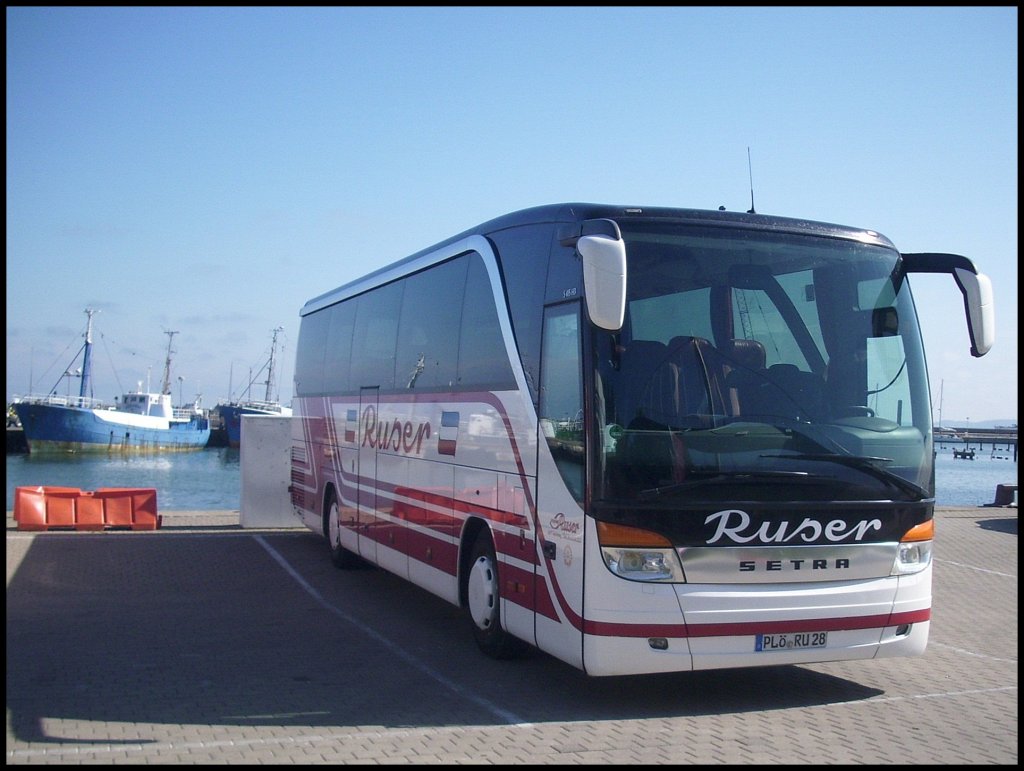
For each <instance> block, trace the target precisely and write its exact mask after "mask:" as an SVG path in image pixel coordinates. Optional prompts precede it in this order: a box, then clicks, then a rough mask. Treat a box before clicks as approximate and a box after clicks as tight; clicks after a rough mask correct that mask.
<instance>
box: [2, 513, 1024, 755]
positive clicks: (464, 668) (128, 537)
mask: <svg viewBox="0 0 1024 771" xmlns="http://www.w3.org/2000/svg"><path fill="white" fill-rule="evenodd" d="M161 513H162V515H163V525H162V527H161V528H160V529H159V530H155V531H144V532H136V533H132V532H124V531H108V532H102V533H86V532H60V531H51V532H46V533H35V534H33V533H28V532H21V531H18V530H17V529H16V526H15V523H14V522H13V520H12V518H11V514H10V512H8V517H7V763H8V764H9V765H10V764H18V765H27V764H104V765H106V764H125V763H131V764H156V763H160V764H207V763H210V764H228V763H252V764H295V763H302V764H324V763H342V764H357V763H358V764H364V763H392V764H394V763H398V764H427V763H431V764H498V763H501V764H525V763H538V764H583V763H588V764H589V763H593V764H625V763H631V764H638V763H643V764H659V765H660V764H677V763H678V764H690V763H707V764H741V763H742V764H752V763H761V764H772V765H776V764H778V765H782V764H801V765H804V764H808V763H817V764H848V763H849V764H893V765H896V764H915V765H916V764H975V765H995V764H1008V765H1009V764H1012V765H1016V764H1017V760H1018V752H1017V746H1018V742H1017V722H1018V716H1017V510H1016V508H988V507H981V508H967V509H941V510H939V511H938V512H937V515H936V519H937V535H936V556H935V573H934V584H933V614H932V625H931V636H930V641H929V646H928V650H927V651H926V652H925V654H924V655H923V656H920V657H916V658H909V659H885V660H878V661H860V662H846V663H836V664H815V665H800V666H783V667H770V668H756V669H741V670H722V671H717V672H697V673H680V674H672V675H651V676H643V677H626V678H588V677H587V676H586V675H584V674H582V673H581V672H578V671H577V670H575V669H573V668H571V667H569V666H567V665H565V664H562V663H561V662H559V661H557V660H555V659H552V658H551V657H549V656H547V655H545V654H542V653H539V652H532V653H530V654H528V655H527V656H526V657H524V658H521V659H518V660H514V661H504V662H499V661H493V660H491V659H488V658H486V657H484V656H483V655H482V654H481V653H480V652H479V651H478V650H477V648H476V646H475V644H474V643H473V640H472V637H471V635H470V632H469V629H468V627H467V623H468V622H467V621H466V620H465V618H464V617H463V616H462V614H461V613H460V612H459V610H458V609H457V608H455V607H454V606H451V605H448V604H447V603H445V602H443V601H442V600H440V599H437V598H436V597H434V596H433V595H431V594H429V593H427V592H425V591H423V590H421V589H418V588H417V587H414V586H412V585H411V584H408V583H405V582H403V581H401V580H399V579H397V578H395V577H394V576H392V575H391V574H389V573H387V572H385V571H382V570H374V569H364V570H354V571H338V570H336V569H335V568H334V567H333V566H332V565H331V563H330V561H329V559H328V556H327V552H326V546H325V545H324V544H323V542H322V541H321V540H320V539H318V538H317V537H316V536H315V535H313V534H312V533H309V532H308V531H305V530H302V529H274V530H269V529H267V530H253V529H242V528H241V527H240V526H239V517H238V512H237V511H235V512H161Z"/></svg>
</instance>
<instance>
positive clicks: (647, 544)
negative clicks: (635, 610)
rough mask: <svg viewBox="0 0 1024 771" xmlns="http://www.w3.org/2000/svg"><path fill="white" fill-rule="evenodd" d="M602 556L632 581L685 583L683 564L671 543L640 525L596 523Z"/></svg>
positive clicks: (616, 571) (622, 576)
mask: <svg viewBox="0 0 1024 771" xmlns="http://www.w3.org/2000/svg"><path fill="white" fill-rule="evenodd" d="M597 538H598V541H599V542H600V544H601V556H602V557H603V558H604V564H605V565H607V567H608V569H609V570H610V571H611V572H612V573H614V574H615V575H617V576H619V577H620V578H625V579H627V580H629V581H666V582H674V583H683V582H685V581H686V576H685V575H683V567H682V565H680V564H679V557H678V555H677V554H676V551H675V549H674V548H672V543H671V542H670V541H669V540H668V539H667V538H665V536H663V535H659V534H658V533H652V532H651V531H649V530H641V529H640V528H638V527H629V526H627V525H614V524H611V523H609V522H598V523H597Z"/></svg>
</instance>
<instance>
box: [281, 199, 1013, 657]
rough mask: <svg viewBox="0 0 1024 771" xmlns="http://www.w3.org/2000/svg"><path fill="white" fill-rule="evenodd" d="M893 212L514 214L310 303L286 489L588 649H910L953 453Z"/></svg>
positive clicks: (335, 537)
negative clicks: (944, 434)
mask: <svg viewBox="0 0 1024 771" xmlns="http://www.w3.org/2000/svg"><path fill="white" fill-rule="evenodd" d="M915 272H927V273H950V274H952V276H953V277H954V279H955V281H956V283H957V285H958V286H959V288H960V290H961V292H962V293H963V297H964V307H965V311H966V315H967V322H968V325H967V326H968V331H969V333H970V341H971V353H972V354H973V355H974V356H981V355H983V354H984V353H985V352H986V351H987V350H988V349H989V347H990V346H991V344H992V338H993V332H992V329H993V326H992V320H993V309H992V289H991V283H990V282H989V280H988V278H987V277H985V276H984V275H979V274H978V273H977V271H976V270H975V268H974V265H973V264H972V263H971V262H970V261H969V260H968V259H966V258H964V257H961V256H958V255H950V254H901V253H900V252H899V251H897V250H896V248H895V247H894V246H893V244H892V243H890V241H889V240H888V239H886V238H885V237H884V236H882V235H879V234H878V233H876V232H873V231H870V230H860V229H854V228H849V227H841V226H837V225H831V224H825V223H819V222H809V221H803V220H797V219H786V218H780V217H772V216H763V215H757V214H751V213H747V214H743V213H735V212H724V211H698V210H689V209H667V208H629V207H618V206H608V205H595V204H560V205H551V206H541V207H537V208H532V209H527V210H524V211H519V212H515V213H512V214H508V215H505V216H502V217H499V218H497V219H494V220H492V221H490V222H487V223H485V224H482V225H480V226H479V227H476V228H473V229H471V230H468V231H466V232H464V233H461V234H459V235H457V236H454V237H452V238H450V239H448V240H446V241H444V242H442V243H440V244H437V245H436V246H433V247H431V248H429V249H426V250H424V251H421V252H418V253H416V254H414V255H412V256H410V257H407V258H405V259H403V260H401V261H399V262H395V263H394V264H392V265H390V266H388V267H385V268H383V269H381V270H378V271H376V272H374V273H371V274H369V275H368V276H366V277H364V278H362V279H359V280H358V281H354V282H352V283H349V284H346V285H345V286H342V287H340V288H338V289H335V290H334V291H331V292H328V293H326V294H323V295H321V296H319V297H316V298H314V299H312V300H310V301H309V302H308V303H306V305H305V306H304V307H303V308H302V310H301V327H300V332H299V340H298V346H297V351H296V365H295V382H294V396H293V406H294V407H295V416H296V419H294V420H293V421H292V426H293V428H292V464H291V486H290V494H291V500H292V503H293V506H294V508H295V511H296V513H297V515H298V516H299V517H300V518H301V519H302V520H303V521H304V522H305V524H306V525H307V526H308V527H309V528H311V529H312V530H314V531H315V532H317V533H322V534H323V536H324V538H325V540H326V541H327V544H328V545H329V547H330V553H331V555H332V557H333V560H334V562H335V564H337V565H338V566H339V567H346V566H351V565H353V564H355V563H357V562H361V561H365V562H369V563H371V564H374V565H377V566H379V567H381V568H384V569H386V570H389V571H391V572H393V573H395V574H396V575H398V576H401V577H403V578H405V579H407V580H409V581H411V582H413V583H414V584H417V585H419V586H421V587H423V588H425V589H427V590H429V591H430V592H432V593H434V594H437V595H438V596H440V597H442V598H444V599H445V600H448V601H450V602H452V603H454V604H456V605H459V606H461V607H462V608H464V609H465V611H466V614H467V616H468V618H469V619H470V621H471V624H470V625H471V628H472V630H473V632H474V635H475V637H476V640H477V642H478V644H479V646H480V648H481V649H482V650H483V651H484V652H486V653H487V654H489V655H492V656H495V657H502V658H504V657H508V656H511V655H514V654H515V653H516V652H517V650H520V649H521V648H522V647H523V646H524V644H529V645H532V646H536V647H537V648H539V649H541V650H543V651H546V652H547V653H549V654H551V655H553V656H555V657H557V658H559V659H561V660H563V661H565V662H567V663H569V664H571V665H573V666H575V667H578V668H580V669H582V670H583V671H584V672H586V673H588V674H590V675H623V674H633V673H651V672H672V671H680V670H692V669H713V668H721V667H740V666H744V667H745V666H758V665H775V664H793V663H801V662H819V661H834V660H843V659H868V658H881V657H887V656H909V655H916V654H920V653H922V652H923V651H924V649H925V646H926V644H927V639H928V627H929V619H930V617H931V603H932V599H931V578H932V566H931V554H932V539H933V534H934V524H933V509H934V504H935V499H934V454H933V449H932V422H931V404H930V395H929V388H928V377H927V373H926V369H925V357H924V353H923V349H922V342H921V335H920V332H919V330H918V325H917V318H916V314H915V310H914V304H913V301H912V299H911V293H910V287H909V285H908V281H907V276H908V274H910V273H915Z"/></svg>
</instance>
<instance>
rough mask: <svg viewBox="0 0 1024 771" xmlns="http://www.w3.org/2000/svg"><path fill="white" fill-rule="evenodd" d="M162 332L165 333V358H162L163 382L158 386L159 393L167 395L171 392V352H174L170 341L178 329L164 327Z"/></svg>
mask: <svg viewBox="0 0 1024 771" xmlns="http://www.w3.org/2000/svg"><path fill="white" fill-rule="evenodd" d="M164 334H165V335H167V358H166V359H165V360H164V384H163V386H162V387H161V388H160V393H162V394H168V395H169V394H170V393H171V354H172V353H174V351H172V350H171V342H172V341H173V340H174V336H175V335H176V334H178V330H173V331H172V330H170V329H165V330H164Z"/></svg>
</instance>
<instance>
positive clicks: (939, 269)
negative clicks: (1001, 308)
mask: <svg viewBox="0 0 1024 771" xmlns="http://www.w3.org/2000/svg"><path fill="white" fill-rule="evenodd" d="M902 256H903V272H904V273H951V274H953V278H954V280H955V281H956V284H957V286H958V287H960V293H961V294H963V296H964V311H965V312H966V314H967V331H968V332H969V333H970V335H971V356H975V357H977V356H984V355H985V354H986V353H988V352H989V349H990V348H991V347H992V345H993V343H995V340H996V312H995V305H994V304H993V297H992V281H991V280H990V279H989V277H988V276H986V275H985V274H984V273H978V270H977V268H975V267H974V263H973V262H971V261H970V260H969V259H967V258H966V257H962V256H961V255H959V254H942V253H937V252H922V253H919V254H904V255H902Z"/></svg>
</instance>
